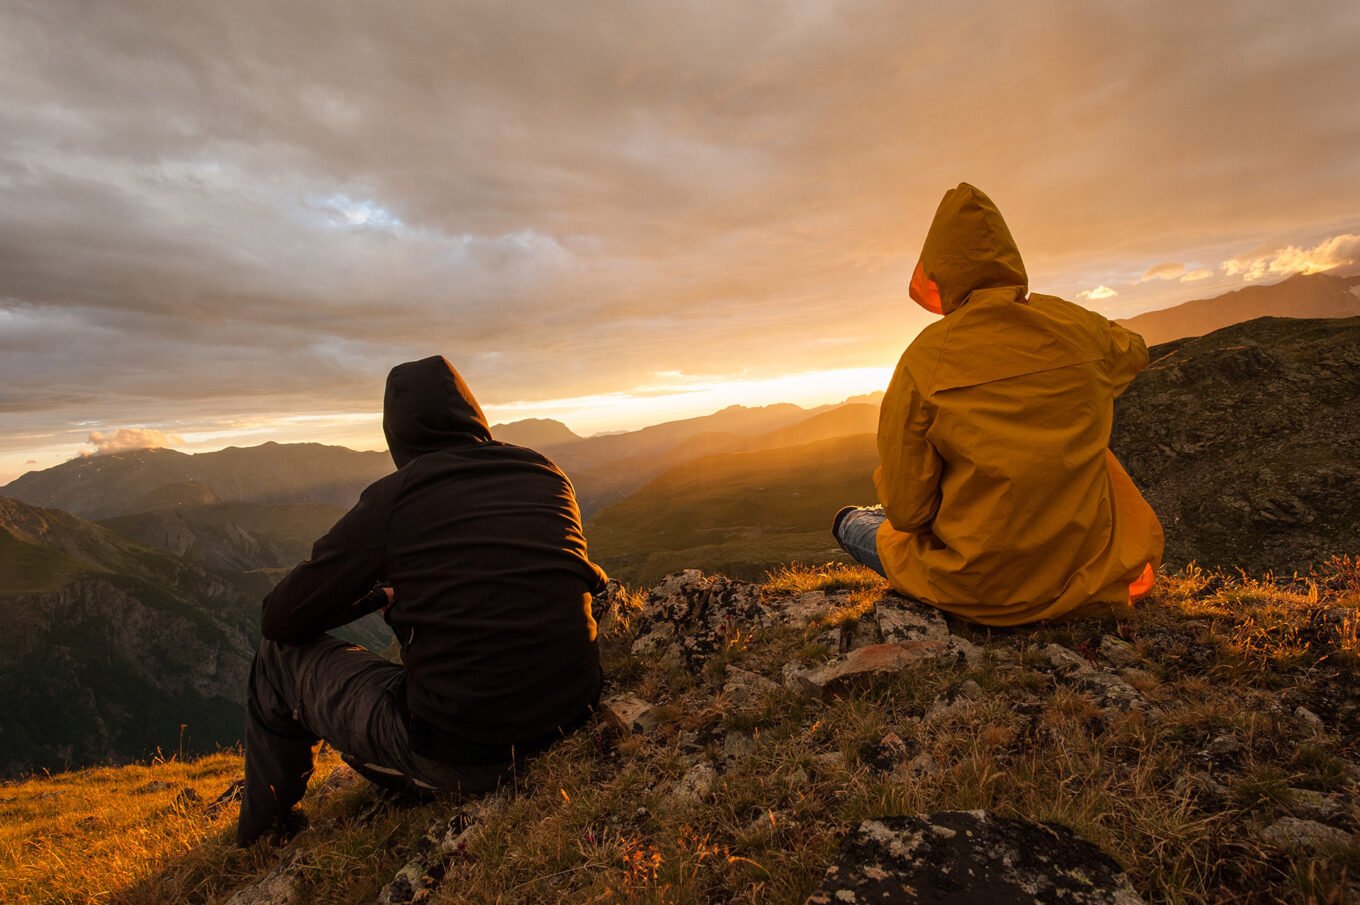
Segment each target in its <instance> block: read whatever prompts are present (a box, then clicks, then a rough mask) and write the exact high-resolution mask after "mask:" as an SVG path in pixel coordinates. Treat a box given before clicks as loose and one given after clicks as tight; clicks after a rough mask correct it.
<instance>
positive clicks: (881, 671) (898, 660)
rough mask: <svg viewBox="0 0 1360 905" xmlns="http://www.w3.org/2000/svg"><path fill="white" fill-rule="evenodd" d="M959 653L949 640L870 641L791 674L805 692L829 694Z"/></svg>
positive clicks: (947, 658)
mask: <svg viewBox="0 0 1360 905" xmlns="http://www.w3.org/2000/svg"><path fill="white" fill-rule="evenodd" d="M951 657H952V658H957V657H958V653H957V652H956V650H955V649H954V648H953V647H952V646H951V645H950V643H949V642H947V641H909V642H907V643H905V644H871V645H869V646H868V647H861V648H858V649H856V650H853V651H851V652H850V653H848V654H846V655H845V656H844V657H839V658H837V659H835V660H832V661H831V662H830V663H828V664H826V665H825V666H821V667H818V668H817V669H812V670H807V671H800V672H797V673H794V674H792V675H791V678H792V679H793V680H794V681H796V682H797V683H798V686H799V687H800V688H801V689H802V691H803V693H804V694H807V695H809V696H811V697H826V696H828V695H833V694H836V693H838V692H841V691H844V690H846V689H848V688H850V687H852V686H854V685H855V684H857V683H859V682H861V681H867V680H872V679H874V678H877V677H881V676H890V675H894V674H896V673H899V672H901V671H902V670H904V669H907V668H908V667H911V666H916V665H918V664H921V663H932V662H945V661H948V660H949V659H950V658H951Z"/></svg>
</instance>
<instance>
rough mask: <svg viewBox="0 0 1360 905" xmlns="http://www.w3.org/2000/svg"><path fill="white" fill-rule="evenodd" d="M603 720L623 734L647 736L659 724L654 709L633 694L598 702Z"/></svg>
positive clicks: (659, 720)
mask: <svg viewBox="0 0 1360 905" xmlns="http://www.w3.org/2000/svg"><path fill="white" fill-rule="evenodd" d="M600 709H601V710H602V711H604V715H605V718H606V719H608V720H609V721H610V722H611V723H613V724H614V725H615V726H617V727H618V728H619V729H622V730H623V731H624V732H627V733H630V734H637V735H647V734H649V733H651V732H653V731H655V729H656V727H657V726H658V725H660V723H661V717H660V715H659V714H657V712H656V708H655V707H653V706H652V705H651V704H649V703H647V702H646V701H644V700H642V698H640V697H638V696H637V695H633V694H619V695H614V696H613V697H610V698H606V699H605V700H603V701H601V702H600Z"/></svg>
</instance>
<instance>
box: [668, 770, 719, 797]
mask: <svg viewBox="0 0 1360 905" xmlns="http://www.w3.org/2000/svg"><path fill="white" fill-rule="evenodd" d="M717 783H718V772H717V771H716V770H714V769H713V765H712V764H710V763H709V762H708V761H700V762H699V763H697V764H695V765H694V766H693V767H690V768H689V772H687V773H686V774H685V775H684V776H682V777H680V781H679V782H678V783H676V784H675V795H676V797H677V798H683V799H686V800H688V801H700V800H702V799H703V798H705V797H707V796H708V795H709V794H711V793H712V792H713V788H714V787H715V786H716V785H717Z"/></svg>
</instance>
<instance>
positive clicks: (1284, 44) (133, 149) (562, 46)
mask: <svg viewBox="0 0 1360 905" xmlns="http://www.w3.org/2000/svg"><path fill="white" fill-rule="evenodd" d="M1357 48H1360V4H1357V3H1355V2H1353V0H1338V2H1320V3H1309V2H1303V3H1296V4H1281V3H1278V2H1273V0H1272V2H1205V3H1198V2H1196V3H1163V2H1142V3H1130V2H1127V0H1119V2H1055V3H1045V2H1035V3H1024V4H1015V3H1010V2H1007V3H1003V2H995V3H970V2H933V3H916V2H913V3H906V2H882V3H874V2H855V3H832V2H805V3H794V2H780V3H757V2H752V3H730V2H713V3H700V2H684V3H651V2H617V3H532V4H531V3H511V2H486V3H454V2H445V0H439V2H429V3H419V4H416V3H376V2H375V3H365V4H357V3H346V4H337V3H332V2H326V3H320V2H318V3H315V4H307V3H300V2H289V3H285V4H280V3H275V2H259V3H199V2H181V0H165V2H159V3H153V2H120V3H75V2H62V0H35V2H31V3H28V2H23V0H6V2H3V3H0V482H3V481H5V480H8V479H10V478H12V477H14V476H16V475H18V474H20V473H22V472H24V471H27V470H31V469H39V468H47V467H50V466H52V465H55V464H58V463H59V462H61V461H64V460H66V459H69V458H72V457H74V456H76V455H79V454H80V453H81V452H82V451H86V452H89V451H95V450H98V449H105V450H109V449H117V448H121V447H125V446H128V445H133V446H135V445H138V444H141V443H147V442H155V443H163V444H167V445H171V446H174V447H175V448H179V449H183V450H185V451H189V452H192V451H200V450H207V449H215V448H220V447H222V446H226V445H254V444H257V443H261V442H264V441H266V440H278V441H280V442H293V441H302V440H317V441H322V442H333V443H343V444H346V445H351V446H354V447H356V448H370V449H381V448H383V446H384V444H383V441H382V436H381V431H380V429H379V409H380V406H381V397H382V387H383V380H384V377H385V375H386V372H387V370H388V368H390V367H391V366H392V365H393V364H395V363H397V362H400V361H404V360H409V359H412V358H417V357H424V356H426V355H430V354H436V353H442V354H445V355H447V356H448V357H449V358H450V360H452V361H453V362H454V363H455V365H457V366H458V368H459V369H460V370H461V371H462V373H463V374H464V376H465V377H466V378H467V380H468V382H469V384H470V385H471V387H472V388H473V390H474V391H475V392H476V393H477V395H478V396H479V398H480V399H481V401H482V402H483V405H484V407H485V408H486V410H487V413H488V415H489V416H490V417H491V418H492V419H493V420H498V421H506V420H515V419H518V418H525V417H554V418H558V419H560V420H562V421H564V422H565V423H567V424H568V425H569V426H570V427H572V428H573V429H574V430H576V431H577V432H578V433H582V434H589V433H593V432H597V431H604V430H617V429H624V428H633V427H638V426H641V425H643V424H647V423H651V422H655V421H660V420H666V419H669V418H673V417H684V416H689V415H696V414H704V413H707V412H710V411H713V410H715V409H717V408H720V407H722V406H723V405H726V404H730V403H744V404H764V403H771V402H779V401H789V402H798V403H803V404H818V403H824V402H830V401H834V400H836V399H840V398H845V397H846V396H849V395H853V394H856V393H863V392H868V391H872V390H876V389H882V388H883V385H884V384H885V383H886V379H887V375H888V374H889V373H890V370H891V367H892V365H893V364H894V362H895V361H896V360H897V358H898V356H899V355H900V354H901V351H902V349H903V348H904V347H905V346H906V344H907V343H908V342H909V341H910V340H911V339H912V337H913V336H914V335H915V334H916V333H917V332H918V331H919V330H920V329H921V328H922V327H923V326H924V325H925V324H926V323H927V322H928V320H929V318H930V316H929V315H927V314H926V313H924V312H922V311H920V310H918V309H916V307H915V306H914V305H913V304H912V303H911V302H910V301H909V300H908V299H907V292H906V289H907V282H908V279H909V277H910V273H911V269H912V267H913V265H914V263H915V260H916V255H917V253H918V251H919V249H920V243H921V241H922V239H923V238H924V235H925V230H926V227H927V226H928V225H929V221H930V218H931V215H932V214H933V213H934V209H935V205H936V204H937V203H938V201H939V198H940V196H941V195H942V194H943V193H944V191H945V190H946V189H948V188H950V187H952V186H953V185H955V184H957V183H958V182H959V181H968V182H971V183H973V184H975V185H977V186H979V187H981V188H982V189H983V190H985V191H986V192H988V193H989V194H990V195H991V196H992V197H993V199H994V200H995V201H996V202H997V204H998V205H999V206H1000V208H1001V210H1002V212H1003V214H1005V216H1006V218H1007V219H1008V221H1009V223H1010V226H1011V229H1012V232H1013V233H1014V235H1015V237H1016V239H1017V241H1018V242H1019V244H1020V247H1021V251H1022V252H1023V254H1024V256H1025V260H1026V264H1027V266H1028V269H1029V273H1030V279H1031V286H1032V288H1033V289H1035V290H1037V291H1043V292H1051V293H1056V294H1059V295H1063V296H1066V297H1068V298H1072V299H1073V300H1083V303H1084V304H1087V305H1089V306H1090V307H1093V308H1095V309H1097V310H1100V311H1102V312H1104V313H1106V314H1107V315H1109V316H1111V317H1121V316H1127V315H1130V314H1134V313H1138V312H1140V311H1144V310H1148V309H1152V308H1158V307H1165V306H1168V305H1172V304H1176V303H1179V302H1182V301H1186V300H1188V299H1192V298H1203V297H1208V296H1213V295H1217V294H1220V293H1222V292H1225V291H1227V290H1229V289H1234V288H1239V287H1241V286H1243V285H1246V284H1247V283H1248V282H1252V281H1274V280H1278V279H1282V278H1283V277H1285V276H1287V275H1288V274H1290V273H1292V272H1297V271H1315V270H1323V269H1327V268H1329V267H1334V266H1338V265H1343V264H1346V263H1348V262H1354V261H1355V260H1357V259H1360V103H1357V102H1356V97H1355V95H1356V88H1355V86H1356V85H1357V84H1360V53H1357Z"/></svg>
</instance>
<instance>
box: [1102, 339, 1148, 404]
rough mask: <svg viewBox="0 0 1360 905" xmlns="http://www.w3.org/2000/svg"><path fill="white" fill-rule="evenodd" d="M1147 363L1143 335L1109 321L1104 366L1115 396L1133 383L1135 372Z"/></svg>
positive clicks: (1146, 351) (1121, 393)
mask: <svg viewBox="0 0 1360 905" xmlns="http://www.w3.org/2000/svg"><path fill="white" fill-rule="evenodd" d="M1147 365H1148V350H1147V344H1146V343H1144V342H1143V337H1141V336H1139V335H1138V334H1137V333H1134V332H1133V331H1132V330H1127V329H1125V328H1123V327H1121V326H1119V325H1118V324H1116V323H1114V322H1113V321H1111V322H1110V343H1109V346H1108V347H1107V348H1106V350H1105V368H1106V370H1107V371H1108V372H1109V375H1110V383H1111V385H1113V387H1114V394H1115V396H1116V397H1118V396H1121V395H1123V393H1124V391H1125V390H1127V389H1128V388H1129V384H1131V383H1133V378H1134V376H1135V375H1137V373H1138V372H1139V371H1141V370H1143V368H1146V367H1147Z"/></svg>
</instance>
